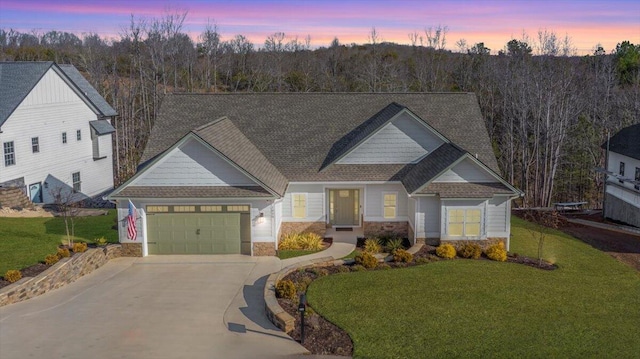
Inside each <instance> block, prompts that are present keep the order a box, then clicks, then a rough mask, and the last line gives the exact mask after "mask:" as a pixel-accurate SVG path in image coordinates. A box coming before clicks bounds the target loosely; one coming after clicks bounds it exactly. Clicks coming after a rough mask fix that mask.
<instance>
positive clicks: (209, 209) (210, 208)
mask: <svg viewBox="0 0 640 359" xmlns="http://www.w3.org/2000/svg"><path fill="white" fill-rule="evenodd" d="M200 212H222V206H200Z"/></svg>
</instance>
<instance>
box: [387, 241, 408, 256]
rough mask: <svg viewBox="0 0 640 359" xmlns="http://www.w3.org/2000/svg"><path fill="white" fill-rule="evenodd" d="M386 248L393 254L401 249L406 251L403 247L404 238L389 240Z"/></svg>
mask: <svg viewBox="0 0 640 359" xmlns="http://www.w3.org/2000/svg"><path fill="white" fill-rule="evenodd" d="M384 248H385V250H386V251H387V252H389V253H391V254H393V253H395V252H396V251H397V250H399V249H404V246H403V245H402V238H394V239H391V240H389V241H388V242H387V244H386V245H385V246H384Z"/></svg>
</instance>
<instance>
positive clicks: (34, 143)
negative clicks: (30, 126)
mask: <svg viewBox="0 0 640 359" xmlns="http://www.w3.org/2000/svg"><path fill="white" fill-rule="evenodd" d="M31 152H33V153H38V152H40V139H39V138H38V137H31Z"/></svg>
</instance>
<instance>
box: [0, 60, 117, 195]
mask: <svg viewBox="0 0 640 359" xmlns="http://www.w3.org/2000/svg"><path fill="white" fill-rule="evenodd" d="M96 119H97V116H96V114H95V112H93V111H92V110H91V108H90V107H89V106H88V105H87V104H86V103H85V102H84V101H83V100H82V99H81V98H80V97H79V96H78V95H77V94H76V93H75V92H74V91H73V90H72V89H71V88H70V87H69V85H67V83H66V82H64V80H63V79H62V78H61V77H60V76H59V75H58V74H57V73H56V72H55V71H54V70H53V69H49V71H47V72H46V73H45V75H44V76H43V77H42V79H40V81H39V82H38V83H37V84H36V85H35V87H34V88H33V89H32V90H31V92H30V93H29V94H28V95H27V96H26V97H25V99H24V100H23V101H22V103H21V104H20V105H19V106H18V107H17V108H16V110H15V111H14V112H13V113H12V114H11V115H10V116H9V118H8V119H7V121H6V122H5V123H4V125H3V126H2V133H0V143H4V142H10V141H13V143H14V148H15V162H16V163H15V165H11V166H5V165H4V161H2V163H0V168H1V170H0V182H3V181H7V180H11V179H15V178H19V177H24V180H25V184H26V185H27V186H28V185H30V184H32V183H38V182H41V183H42V185H43V188H42V191H43V192H42V193H43V200H44V202H52V201H53V199H52V197H51V193H52V192H53V191H55V190H56V189H55V188H51V186H49V188H44V182H45V179H46V178H47V176H49V175H51V176H53V177H55V179H56V180H54V181H52V182H55V183H59V184H61V185H64V186H69V187H71V186H72V185H73V181H72V173H75V172H80V180H81V192H82V193H83V194H85V195H86V196H89V197H91V196H95V195H98V194H100V193H102V192H105V191H107V190H109V189H111V188H113V161H112V150H111V146H112V145H111V135H105V136H104V137H105V138H106V139H108V140H107V141H104V143H101V146H102V148H101V150H102V149H104V153H105V155H106V157H105V158H102V159H99V160H94V158H93V143H92V140H91V127H90V125H89V121H93V120H96ZM77 130H80V133H81V140H80V141H78V140H77V137H76V133H77ZM63 132H66V134H67V143H62V133H63ZM34 137H37V138H38V145H39V152H37V153H34V152H33V151H32V142H31V139H32V138H34Z"/></svg>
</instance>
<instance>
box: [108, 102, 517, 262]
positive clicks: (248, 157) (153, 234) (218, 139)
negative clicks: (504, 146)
mask: <svg viewBox="0 0 640 359" xmlns="http://www.w3.org/2000/svg"><path fill="white" fill-rule="evenodd" d="M520 195H521V192H520V191H519V190H517V189H516V188H514V187H513V186H511V185H510V184H509V183H507V182H506V181H505V180H504V179H502V178H501V177H500V175H499V170H498V166H497V162H496V158H495V156H494V154H493V151H492V148H491V143H490V141H489V137H488V134H487V131H486V128H485V125H484V121H483V119H482V116H481V114H480V108H479V106H478V103H477V99H476V96H475V95H474V94H469V93H433V94H430V93H407V94H390V93H387V94H370V93H295V94H294V93H280V94H273V93H270V94H207V95H204V94H197V95H194V94H176V95H169V96H166V97H165V99H164V101H163V103H162V106H161V109H160V113H159V116H158V118H157V119H156V123H155V126H154V128H153V130H152V132H151V136H150V138H149V141H148V144H147V148H146V149H145V151H144V155H143V157H142V164H141V166H140V168H139V170H138V172H137V173H136V175H135V176H133V177H132V178H131V179H130V180H129V181H127V182H126V183H124V184H123V185H122V186H120V187H119V188H117V189H116V190H115V191H114V192H113V193H112V194H110V196H109V197H110V198H111V199H112V200H115V201H117V203H118V205H117V206H118V209H119V211H118V218H119V220H120V241H121V242H122V243H123V245H124V246H125V247H127V246H129V247H135V248H136V251H137V252H138V255H147V254H170V253H242V254H252V255H271V254H274V253H275V250H276V249H277V246H278V238H280V237H281V236H282V235H283V234H285V233H288V232H303V231H313V232H316V233H318V234H320V235H324V234H325V233H326V232H327V231H328V230H333V229H336V228H339V229H352V230H353V229H357V230H359V231H362V232H363V233H364V235H365V236H374V235H379V234H384V233H387V232H393V233H395V234H397V235H400V236H403V237H406V238H409V240H410V241H411V242H412V243H415V242H421V241H440V240H443V241H444V240H478V241H483V242H484V243H487V242H488V241H491V240H495V239H500V240H503V241H505V242H506V244H507V245H508V243H509V235H510V221H509V217H510V208H511V200H512V199H514V198H516V197H518V196H520ZM129 201H131V202H132V203H133V204H134V205H135V206H136V208H137V209H138V213H137V225H136V227H137V230H138V236H137V237H136V238H135V239H129V238H128V235H127V223H126V222H127V221H126V220H124V219H125V218H126V217H127V207H128V202H129Z"/></svg>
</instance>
